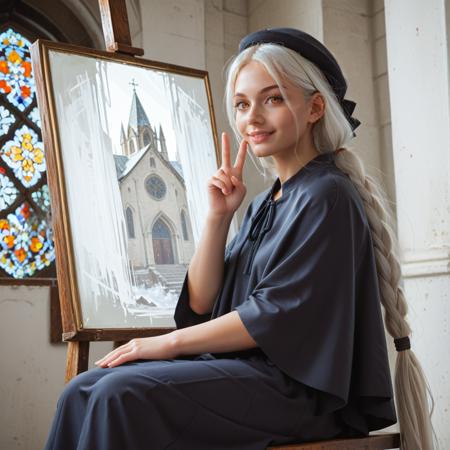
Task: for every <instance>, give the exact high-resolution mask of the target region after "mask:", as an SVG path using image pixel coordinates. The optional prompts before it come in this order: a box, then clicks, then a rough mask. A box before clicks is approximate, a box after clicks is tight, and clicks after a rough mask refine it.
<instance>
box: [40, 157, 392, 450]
mask: <svg viewBox="0 0 450 450" xmlns="http://www.w3.org/2000/svg"><path fill="white" fill-rule="evenodd" d="M279 188H280V181H279V180H277V181H276V182H275V183H274V185H273V186H272V188H271V189H268V190H267V191H265V192H263V193H261V194H260V195H258V196H257V197H255V199H254V200H253V201H252V202H251V204H250V205H249V207H248V209H247V212H246V214H245V217H244V219H243V221H242V225H241V228H240V230H239V232H238V234H237V235H236V236H235V237H234V238H233V240H232V241H231V242H230V244H229V245H228V246H227V248H226V251H225V267H224V279H223V286H222V289H221V291H220V293H219V295H218V297H217V299H216V301H215V304H214V308H213V311H212V312H211V313H210V314H204V315H198V314H196V313H195V312H194V311H192V309H191V308H190V307H189V295H188V289H187V279H188V278H187V277H188V275H186V278H185V280H184V285H183V289H182V292H181V294H180V297H179V300H178V303H177V307H176V310H175V321H176V324H177V328H184V327H187V326H192V325H196V324H199V323H202V322H205V321H207V320H211V319H214V318H216V317H219V316H221V315H223V314H227V313H229V312H231V311H233V310H236V311H238V313H239V316H240V318H241V319H242V321H243V323H244V325H245V327H246V329H247V330H248V332H249V333H250V335H251V336H252V337H253V338H254V340H255V341H256V342H257V344H258V347H256V348H254V349H250V350H243V351H235V352H229V353H204V354H201V355H189V356H184V357H179V358H176V359H173V360H163V361H143V360H140V361H134V362H131V363H127V364H124V365H122V366H118V367H116V368H113V369H92V370H89V371H87V372H85V373H83V374H80V375H78V376H77V377H75V378H74V379H73V380H72V381H71V382H70V383H69V384H68V386H67V387H66V389H65V390H64V392H63V394H62V395H61V397H60V399H59V401H58V407H57V412H56V414H55V418H54V421H53V425H52V429H51V431H50V435H49V438H48V442H47V446H46V448H47V449H64V450H70V449H78V450H80V449H96V450H101V449H104V450H106V449H108V450H113V449H136V450H138V449H149V450H152V449H154V450H160V449H170V450H222V449H223V450H225V449H227V450H228V449H238V450H263V449H265V448H266V447H267V446H268V445H273V444H277V443H279V444H283V443H289V442H299V441H314V440H319V439H330V438H334V437H343V436H364V435H367V434H368V432H369V431H371V430H376V429H380V428H384V427H387V426H389V425H392V424H394V423H395V422H396V413H395V408H394V402H393V391H392V383H391V378H390V371H389V366H388V359H387V350H386V340H385V335H384V328H383V322H382V315H381V307H380V294H379V287H378V282H377V273H376V264H375V258H374V249H373V243H372V238H371V234H370V228H369V225H368V222H367V218H366V215H365V212H364V208H363V204H362V201H361V198H360V196H359V194H358V192H357V191H356V189H355V188H354V186H353V184H352V183H351V181H350V180H349V179H348V177H347V176H346V175H345V174H343V173H342V172H341V171H340V170H339V169H338V168H337V167H336V166H335V164H334V156H333V154H322V155H319V156H317V157H316V158H314V159H313V160H311V161H310V162H309V163H308V164H306V165H305V166H304V167H303V168H302V169H300V171H299V172H297V173H296V174H295V175H293V176H292V177H291V178H289V179H288V180H287V181H286V182H285V183H283V185H282V193H283V194H282V197H281V198H280V199H279V200H277V201H273V194H274V193H275V192H276V191H277V190H278V189H279Z"/></svg>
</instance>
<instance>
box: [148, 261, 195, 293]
mask: <svg viewBox="0 0 450 450" xmlns="http://www.w3.org/2000/svg"><path fill="white" fill-rule="evenodd" d="M187 268H188V265H187V264H155V265H151V266H150V267H149V269H150V270H151V271H152V272H153V273H154V274H155V275H156V276H157V277H158V279H159V280H160V281H161V284H162V285H163V286H165V287H166V288H167V289H171V290H174V291H175V292H180V291H181V288H182V287H183V281H184V277H185V275H186V271H187Z"/></svg>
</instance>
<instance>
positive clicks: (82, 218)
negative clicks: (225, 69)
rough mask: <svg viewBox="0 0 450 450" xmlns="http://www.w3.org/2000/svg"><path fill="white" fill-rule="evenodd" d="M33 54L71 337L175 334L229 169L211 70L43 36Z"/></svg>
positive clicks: (60, 277)
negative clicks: (211, 208)
mask: <svg viewBox="0 0 450 450" xmlns="http://www.w3.org/2000/svg"><path fill="white" fill-rule="evenodd" d="M31 53H32V62H33V68H34V71H35V77H36V84H37V97H38V105H39V110H40V115H41V119H42V130H43V139H44V146H45V156H46V160H47V165H48V180H49V188H50V197H51V209H52V225H53V231H54V238H55V249H56V262H57V273H58V284H59V290H60V296H61V306H62V318H63V336H64V339H65V340H71V339H77V340H95V339H98V340H107V339H108V340H109V339H112V340H121V339H127V338H129V337H131V336H133V335H135V334H134V331H136V330H139V332H140V333H139V335H142V334H143V333H142V332H143V331H144V332H145V333H144V334H146V335H152V334H160V333H162V332H165V331H166V330H168V329H173V328H174V326H175V322H174V320H173V313H174V308H175V306H176V301H177V299H178V296H179V293H180V290H181V286H182V284H183V281H184V278H185V274H186V270H187V267H188V264H189V261H190V259H191V257H192V255H193V253H194V251H195V248H196V244H197V243H198V241H199V238H200V234H201V230H202V227H203V223H204V220H205V219H206V214H207V211H208V198H207V189H206V181H207V179H208V178H209V177H210V176H211V175H212V174H213V173H214V172H215V171H216V170H217V167H218V165H219V156H218V155H219V154H218V150H217V149H218V139H217V131H216V127H215V120H214V113H213V105H212V98H211V90H210V86H209V81H208V74H207V72H205V71H202V70H196V69H191V68H184V67H180V66H175V65H169V64H164V63H158V62H155V61H149V60H145V59H142V58H136V57H131V56H126V55H119V54H115V53H108V52H101V51H97V50H92V49H86V48H81V47H78V46H73V45H68V44H60V43H54V42H50V41H44V40H38V41H36V42H35V43H34V44H33V46H32V49H31ZM232 228H233V230H234V231H235V224H234V223H233V225H232ZM231 234H232V233H231Z"/></svg>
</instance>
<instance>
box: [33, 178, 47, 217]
mask: <svg viewBox="0 0 450 450" xmlns="http://www.w3.org/2000/svg"><path fill="white" fill-rule="evenodd" d="M31 197H32V198H33V200H34V201H35V202H36V204H37V205H38V206H39V208H41V209H42V210H43V211H45V212H46V213H48V212H50V194H49V190H48V185H46V184H44V186H42V187H41V188H40V189H38V190H37V191H34V192H33V193H32V194H31Z"/></svg>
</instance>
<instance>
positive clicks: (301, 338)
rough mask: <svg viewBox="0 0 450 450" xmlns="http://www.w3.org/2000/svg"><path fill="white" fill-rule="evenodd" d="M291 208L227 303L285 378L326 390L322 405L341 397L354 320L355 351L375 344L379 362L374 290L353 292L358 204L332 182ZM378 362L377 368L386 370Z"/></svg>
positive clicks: (360, 232)
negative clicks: (241, 295)
mask: <svg viewBox="0 0 450 450" xmlns="http://www.w3.org/2000/svg"><path fill="white" fill-rule="evenodd" d="M294 206H295V207H296V208H298V211H296V214H295V216H294V218H293V220H291V221H290V223H289V224H286V229H287V230H288V232H287V234H285V235H278V236H277V243H276V244H274V250H273V254H272V257H271V259H270V260H269V261H268V263H267V265H266V268H265V270H264V272H263V274H262V277H261V279H260V280H259V281H258V283H257V284H256V285H255V287H254V289H253V290H252V291H251V292H250V295H249V296H248V298H246V300H245V301H244V302H242V303H241V304H240V305H237V306H236V307H235V309H236V310H237V311H238V313H239V315H240V317H241V319H242V321H243V323H244V325H245V327H246V328H247V330H248V332H249V334H250V335H251V336H252V337H253V339H254V340H255V341H256V342H257V344H258V346H259V347H260V348H261V350H262V351H263V352H264V353H265V354H266V355H267V357H268V358H269V359H270V360H271V361H272V362H273V363H274V364H275V365H277V366H278V367H279V368H280V369H281V370H282V371H283V372H285V373H286V374H287V375H289V376H290V377H292V378H294V379H296V380H297V381H299V382H301V383H304V384H306V385H308V386H311V387H313V388H315V389H318V390H320V391H323V392H324V393H327V394H329V398H328V400H327V404H326V405H323V411H324V410H325V409H327V410H334V409H337V408H338V407H341V406H343V405H344V404H345V402H346V401H347V399H348V395H349V390H350V380H351V376H352V370H353V369H352V365H353V356H354V341H355V339H354V336H355V323H356V322H357V321H358V320H366V319H367V317H368V318H369V320H371V321H372V324H371V325H370V327H369V328H371V334H370V335H365V336H362V338H363V339H364V341H365V342H363V343H362V345H363V346H364V348H363V350H367V351H368V352H369V353H370V351H374V350H375V352H377V351H378V350H380V352H381V354H380V359H379V361H381V362H382V363H383V364H384V363H386V361H387V355H386V353H385V350H386V342H385V337H384V328H383V324H382V321H381V320H382V317H381V310H380V300H379V297H378V292H376V293H375V292H373V295H367V296H366V297H367V298H365V296H364V294H363V295H361V296H360V298H357V289H356V287H357V278H358V269H359V266H360V259H361V258H360V255H361V254H362V248H363V247H364V246H365V245H369V244H370V241H369V230H370V229H369V228H368V224H367V219H366V216H365V214H364V211H363V206H362V202H360V203H358V201H357V200H356V199H355V197H354V194H351V192H350V193H349V191H348V188H346V187H345V184H344V188H342V185H341V184H339V182H335V183H329V184H328V185H327V186H326V187H325V188H323V189H319V190H317V191H316V192H314V193H311V195H310V196H309V197H308V199H307V200H306V201H304V202H303V203H302V204H301V205H300V204H295V203H294ZM371 255H372V254H371ZM370 258H371V259H370V260H368V261H366V263H367V265H366V267H365V268H364V270H368V271H369V272H370V273H369V277H371V278H372V279H373V277H375V284H374V287H375V289H376V290H377V291H378V286H377V285H376V271H375V265H374V260H373V255H372V256H371V257H370ZM366 300H367V301H368V303H370V304H368V305H366V307H365V313H364V317H363V315H361V317H358V314H359V313H357V302H365V301H366ZM360 326H361V327H364V325H363V324H362V325H360ZM372 357H374V354H373V353H372ZM383 364H382V367H381V368H378V369H376V372H377V373H378V372H379V370H381V371H385V370H386V365H383ZM387 370H389V369H388V368H387ZM382 382H383V383H387V384H385V385H384V386H383V387H382V388H381V389H380V391H382V392H388V391H389V388H390V385H389V377H388V379H387V381H386V380H385V379H384V378H383V381H382ZM369 384H370V381H369Z"/></svg>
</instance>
